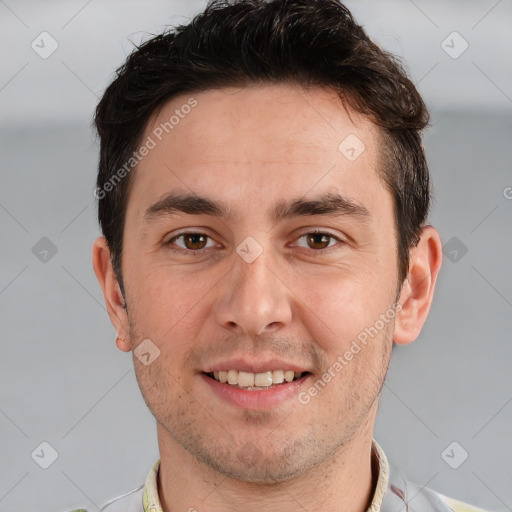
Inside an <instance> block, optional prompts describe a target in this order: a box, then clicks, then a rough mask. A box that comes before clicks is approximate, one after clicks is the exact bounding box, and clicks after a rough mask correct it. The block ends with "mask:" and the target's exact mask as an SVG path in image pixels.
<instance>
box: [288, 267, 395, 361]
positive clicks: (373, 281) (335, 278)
mask: <svg viewBox="0 0 512 512" xmlns="http://www.w3.org/2000/svg"><path fill="white" fill-rule="evenodd" d="M374 270H375V267H374ZM374 270H370V271H368V272H365V271H364V270H363V269H362V268H358V269H351V270H347V269H343V270H341V269H336V270H333V272H332V273H329V274H324V275H322V276H316V277H315V278H311V276H310V277H309V278H306V277H304V278H302V279H301V280H297V281H296V285H297V287H298V292H297V296H298V297H299V298H300V301H297V307H298V308H299V315H300V316H301V317H302V318H301V320H302V321H303V322H304V323H305V324H306V328H307V329H308V330H309V332H311V333H312V334H313V335H314V336H315V339H316V341H317V342H318V343H319V344H320V345H322V346H323V348H324V349H325V350H329V349H331V350H336V351H338V352H339V351H342V350H344V348H345V347H346V346H348V345H349V344H350V342H351V341H352V340H353V339H355V338H357V336H358V335H359V334H360V333H361V332H363V331H364V329H365V328H367V327H369V326H370V325H373V324H374V323H375V321H376V320H377V319H378V318H379V315H380V314H381V313H385V312H386V310H387V309H388V308H389V307H390V305H391V303H388V302H389V294H388V290H387V288H386V287H387V286H389V285H388V283H387V279H386V280H383V279H382V275H380V279H381V281H379V272H375V271H374ZM386 275H388V274H386Z"/></svg>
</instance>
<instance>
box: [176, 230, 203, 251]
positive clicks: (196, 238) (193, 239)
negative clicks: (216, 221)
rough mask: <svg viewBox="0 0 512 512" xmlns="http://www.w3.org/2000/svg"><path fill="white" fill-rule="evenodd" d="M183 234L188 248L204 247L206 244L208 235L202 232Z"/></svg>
mask: <svg viewBox="0 0 512 512" xmlns="http://www.w3.org/2000/svg"><path fill="white" fill-rule="evenodd" d="M182 236H183V241H184V242H185V247H186V248H187V249H192V250H193V249H203V248H204V247H205V245H206V239H207V237H206V236H205V235H201V234H200V233H185V234H184V235H182Z"/></svg>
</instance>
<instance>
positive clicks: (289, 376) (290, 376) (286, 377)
mask: <svg viewBox="0 0 512 512" xmlns="http://www.w3.org/2000/svg"><path fill="white" fill-rule="evenodd" d="M294 377H295V372H292V371H291V370H287V371H286V372H284V380H285V381H286V382H291V381H292V380H293V378H294Z"/></svg>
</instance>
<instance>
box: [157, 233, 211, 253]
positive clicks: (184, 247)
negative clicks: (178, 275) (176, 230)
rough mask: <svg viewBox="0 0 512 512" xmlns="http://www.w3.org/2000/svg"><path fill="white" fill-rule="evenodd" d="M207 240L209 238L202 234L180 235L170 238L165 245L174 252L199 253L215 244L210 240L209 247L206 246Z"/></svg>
mask: <svg viewBox="0 0 512 512" xmlns="http://www.w3.org/2000/svg"><path fill="white" fill-rule="evenodd" d="M209 239H210V237H209V236H208V235H205V234H204V233H192V232H190V233H181V234H180V235H177V236H175V237H173V238H171V239H170V240H169V241H168V242H167V245H169V247H170V248H171V249H173V250H175V251H180V252H187V251H189V252H200V251H201V250H202V249H204V248H206V247H212V244H213V245H215V242H214V241H213V240H212V239H210V245H207V244H208V240H209ZM178 242H179V243H178ZM173 246H175V247H178V249H175V248H174V247H173Z"/></svg>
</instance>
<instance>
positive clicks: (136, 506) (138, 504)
mask: <svg viewBox="0 0 512 512" xmlns="http://www.w3.org/2000/svg"><path fill="white" fill-rule="evenodd" d="M143 492H144V485H141V486H140V487H137V488H136V489H133V490H131V491H129V492H127V493H125V494H123V495H121V496H117V497H116V498H113V499H111V500H110V501H108V502H107V503H106V504H105V505H103V506H102V507H101V509H100V510H101V512H144V506H143V505H142V495H143Z"/></svg>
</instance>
